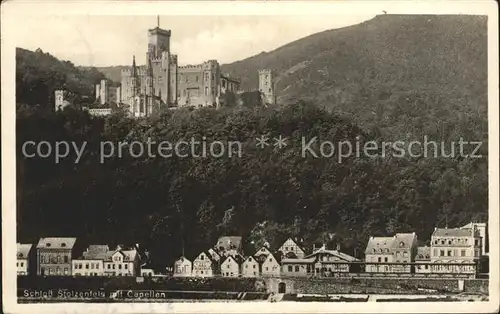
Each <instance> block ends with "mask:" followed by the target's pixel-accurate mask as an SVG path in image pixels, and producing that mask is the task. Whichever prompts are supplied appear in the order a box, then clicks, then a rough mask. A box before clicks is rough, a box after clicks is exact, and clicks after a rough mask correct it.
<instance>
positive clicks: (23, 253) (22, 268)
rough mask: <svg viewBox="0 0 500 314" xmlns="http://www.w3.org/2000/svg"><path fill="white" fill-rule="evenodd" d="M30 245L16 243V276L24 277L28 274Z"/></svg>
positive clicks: (29, 269) (30, 261) (30, 253)
mask: <svg viewBox="0 0 500 314" xmlns="http://www.w3.org/2000/svg"><path fill="white" fill-rule="evenodd" d="M32 247H33V245H32V244H21V243H17V263H16V266H17V275H19V276H26V275H29V274H30V271H31V263H32V259H33V257H32V255H33V253H32V252H33V251H32V250H31V248H32Z"/></svg>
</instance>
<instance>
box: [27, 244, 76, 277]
mask: <svg viewBox="0 0 500 314" xmlns="http://www.w3.org/2000/svg"><path fill="white" fill-rule="evenodd" d="M75 243H76V238H65V237H51V238H41V239H40V240H39V241H38V244H37V246H36V249H37V275H39V276H71V268H72V265H71V259H72V257H73V253H74V251H73V250H74V246H75Z"/></svg>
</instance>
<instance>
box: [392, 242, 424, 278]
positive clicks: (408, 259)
mask: <svg viewBox="0 0 500 314" xmlns="http://www.w3.org/2000/svg"><path fill="white" fill-rule="evenodd" d="M417 248H418V246H417V235H416V234H415V232H413V233H396V235H395V236H394V240H393V242H392V253H393V262H394V264H393V265H391V267H390V268H391V269H390V271H391V272H396V273H401V272H403V273H410V272H411V263H413V262H414V261H415V255H417Z"/></svg>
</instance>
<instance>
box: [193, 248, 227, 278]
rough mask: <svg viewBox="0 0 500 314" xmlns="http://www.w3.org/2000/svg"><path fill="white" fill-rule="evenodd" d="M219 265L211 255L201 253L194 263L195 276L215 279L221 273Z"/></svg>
mask: <svg viewBox="0 0 500 314" xmlns="http://www.w3.org/2000/svg"><path fill="white" fill-rule="evenodd" d="M219 269H220V268H219V263H218V261H217V260H215V259H214V258H213V257H212V255H210V253H206V252H201V253H200V254H199V255H198V256H197V257H196V258H195V259H194V261H193V272H192V274H193V276H196V277H213V276H215V275H217V274H218V273H219V271H218V270H219Z"/></svg>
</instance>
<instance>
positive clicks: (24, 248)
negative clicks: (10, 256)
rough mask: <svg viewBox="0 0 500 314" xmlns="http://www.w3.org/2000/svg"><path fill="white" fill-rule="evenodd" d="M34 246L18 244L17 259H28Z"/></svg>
mask: <svg viewBox="0 0 500 314" xmlns="http://www.w3.org/2000/svg"><path fill="white" fill-rule="evenodd" d="M32 246H33V244H30V243H28V244H21V243H17V257H18V258H27V257H28V255H29V253H30V251H31V247H32Z"/></svg>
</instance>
